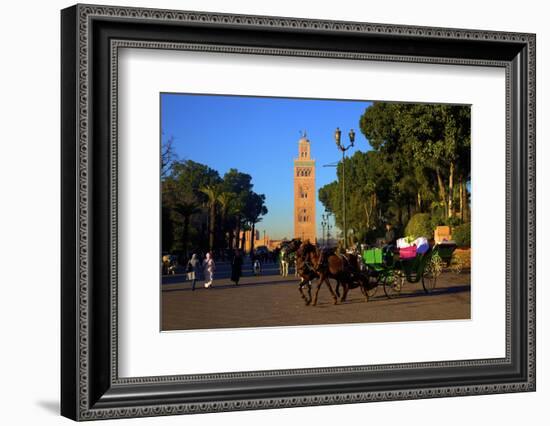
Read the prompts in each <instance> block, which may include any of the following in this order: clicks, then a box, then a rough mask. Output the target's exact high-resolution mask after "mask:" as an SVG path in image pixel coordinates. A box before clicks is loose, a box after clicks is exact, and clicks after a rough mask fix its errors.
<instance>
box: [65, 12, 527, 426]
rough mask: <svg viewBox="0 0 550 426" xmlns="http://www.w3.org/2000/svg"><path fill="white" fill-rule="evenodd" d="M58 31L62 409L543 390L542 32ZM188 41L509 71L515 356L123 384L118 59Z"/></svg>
mask: <svg viewBox="0 0 550 426" xmlns="http://www.w3.org/2000/svg"><path fill="white" fill-rule="evenodd" d="M61 36H62V37H61V51H62V56H61V69H62V72H61V87H62V92H61V101H62V106H61V135H62V140H61V161H62V176H61V178H62V182H61V192H62V196H61V211H62V216H61V221H62V234H61V241H62V248H61V250H62V265H61V266H62V267H61V275H62V280H61V281H62V282H61V322H62V329H61V370H62V374H61V413H62V415H64V416H66V417H69V418H71V419H74V420H92V419H102V418H119V417H140V416H157V415H169V414H182V413H195V412H213V411H230V410H242V409H262V408H280V407H292V406H306V405H321V404H339V403H351V402H365V401H379V400H396V399H414V398H431V397H441V396H459V395H474V394H488V393H503V392H518V391H534V390H535V41H536V38H535V35H533V34H521V33H504V32H493V31H477V30H460V29H447V28H427V27H411V26H401V25H380V24H368V23H357V22H336V21H322V20H310V19H297V18H281V17H265V16H244V15H229V14H216V13H202V12H183V11H169V10H156V9H137V8H126V7H104V6H96V5H76V6H73V7H70V8H68V9H64V10H63V11H62V13H61ZM182 45H185V46H187V47H188V48H189V47H190V46H196V48H197V49H199V50H206V51H209V50H210V51H211V49H221V50H222V51H233V52H234V53H243V54H246V53H247V52H248V53H250V52H251V50H250V49H252V51H254V52H256V53H260V54H267V55H285V54H289V52H297V53H296V54H298V55H300V56H316V57H342V58H343V59H365V58H367V57H368V58H370V59H371V60H393V61H401V62H402V61H411V62H425V63H451V64H461V65H464V66H468V65H479V64H482V65H485V66H497V67H504V68H505V69H506V74H507V79H506V81H507V83H506V85H507V93H506V94H507V96H506V104H507V120H506V121H507V157H508V164H507V176H506V179H507V208H508V211H507V230H506V232H507V237H508V238H507V239H508V241H509V246H508V248H507V259H506V269H507V271H506V276H507V281H509V282H508V283H507V298H508V300H507V302H508V303H509V309H507V321H508V323H509V327H508V330H507V332H508V333H509V339H508V341H507V342H506V343H507V351H506V352H507V356H506V358H503V359H494V360H470V361H456V362H442V363H437V362H436V363H417V364H395V365H387V366H371V367H370V368H369V367H368V366H349V367H327V368H323V369H306V370H276V371H269V372H249V373H227V374H217V375H201V376H163V377H148V378H131V379H119V378H118V375H117V358H116V352H117V348H116V337H117V327H116V297H117V295H116V254H117V247H116V229H117V224H116V215H115V216H113V212H115V213H116V199H117V198H116V192H117V188H116V124H114V125H113V123H116V103H113V94H116V84H117V81H116V78H114V77H116V59H114V58H116V55H115V56H113V52H115V53H116V49H117V48H118V47H124V46H136V47H140V46H142V47H144V48H159V49H166V48H168V49H169V48H173V49H178V48H182ZM115 98H116V97H115ZM115 100H116V99H115Z"/></svg>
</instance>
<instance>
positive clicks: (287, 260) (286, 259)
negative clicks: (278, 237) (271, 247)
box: [279, 238, 301, 277]
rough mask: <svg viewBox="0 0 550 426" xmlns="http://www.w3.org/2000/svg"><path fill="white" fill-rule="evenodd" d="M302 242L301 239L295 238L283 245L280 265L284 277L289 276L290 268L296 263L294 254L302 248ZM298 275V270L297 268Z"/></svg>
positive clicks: (280, 253)
mask: <svg viewBox="0 0 550 426" xmlns="http://www.w3.org/2000/svg"><path fill="white" fill-rule="evenodd" d="M300 244H301V241H300V239H299V238H294V239H292V240H290V241H288V242H284V243H283V244H281V250H280V252H279V264H280V273H281V275H282V276H283V277H287V276H288V267H289V265H290V264H291V263H292V262H293V261H294V262H295V255H294V253H295V252H296V250H298V248H299V247H300ZM295 273H296V268H295Z"/></svg>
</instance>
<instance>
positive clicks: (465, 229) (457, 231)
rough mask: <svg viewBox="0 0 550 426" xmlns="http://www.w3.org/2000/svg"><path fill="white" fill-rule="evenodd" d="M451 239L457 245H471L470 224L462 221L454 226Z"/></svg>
mask: <svg viewBox="0 0 550 426" xmlns="http://www.w3.org/2000/svg"><path fill="white" fill-rule="evenodd" d="M452 234H453V240H454V242H455V243H456V244H457V245H458V246H459V247H470V245H471V230H470V224H469V223H464V224H462V225H459V226H455V227H454V228H453V231H452Z"/></svg>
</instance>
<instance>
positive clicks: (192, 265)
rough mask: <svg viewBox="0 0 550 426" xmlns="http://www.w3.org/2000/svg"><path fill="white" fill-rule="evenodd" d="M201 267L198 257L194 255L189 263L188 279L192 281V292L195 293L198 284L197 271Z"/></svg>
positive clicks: (187, 269)
mask: <svg viewBox="0 0 550 426" xmlns="http://www.w3.org/2000/svg"><path fill="white" fill-rule="evenodd" d="M199 266H200V260H199V258H198V256H197V255H196V254H195V253H193V255H192V256H191V259H189V261H188V262H187V268H186V272H187V279H188V280H189V281H191V290H192V291H195V284H196V283H197V269H198V267H199Z"/></svg>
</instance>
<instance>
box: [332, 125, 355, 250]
mask: <svg viewBox="0 0 550 426" xmlns="http://www.w3.org/2000/svg"><path fill="white" fill-rule="evenodd" d="M348 136H349V141H350V144H349V145H348V146H344V145H342V140H341V139H342V131H341V130H340V128H339V127H337V128H336V130H335V131H334V139H335V140H336V146H337V147H338V149H339V150H340V151H342V222H343V225H344V229H343V232H344V249H346V248H347V247H348V230H347V224H346V161H345V160H346V151H347V150H348V149H350V148H351V147H352V146H353V144H354V142H355V132H354V131H353V129H351V130H350V131H349V134H348Z"/></svg>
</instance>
